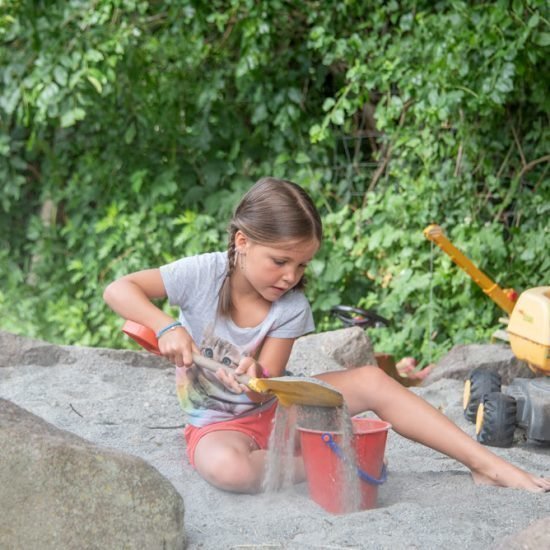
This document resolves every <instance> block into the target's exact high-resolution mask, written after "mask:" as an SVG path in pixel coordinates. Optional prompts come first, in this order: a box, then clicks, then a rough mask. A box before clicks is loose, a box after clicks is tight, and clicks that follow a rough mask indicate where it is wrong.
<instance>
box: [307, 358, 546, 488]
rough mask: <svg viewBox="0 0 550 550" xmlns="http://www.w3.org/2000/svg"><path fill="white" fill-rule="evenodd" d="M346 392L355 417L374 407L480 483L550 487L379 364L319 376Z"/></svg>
mask: <svg viewBox="0 0 550 550" xmlns="http://www.w3.org/2000/svg"><path fill="white" fill-rule="evenodd" d="M317 377H318V378H320V379H322V380H323V381H325V382H327V383H329V384H331V385H332V386H334V387H335V388H337V389H338V390H339V391H340V392H342V394H343V396H344V399H345V401H346V404H347V406H348V410H349V413H350V415H351V416H353V415H355V414H358V413H360V412H364V411H366V410H371V411H373V412H374V413H376V414H377V415H378V416H379V417H380V418H381V419H383V420H385V421H387V422H390V423H391V424H392V426H393V428H394V430H395V431H396V432H398V433H399V434H401V435H403V436H405V437H407V438H409V439H412V440H413V441H417V442H419V443H422V444H423V445H426V446H428V447H431V448H432V449H435V450H436V451H440V452H441V453H444V454H446V455H447V456H449V457H451V458H454V459H456V460H458V461H459V462H461V463H462V464H464V465H465V466H466V467H468V468H469V469H470V470H471V472H472V477H473V479H474V482H475V483H476V484H486V485H499V486H502V487H515V488H522V489H527V490H529V491H533V492H542V491H550V480H549V479H544V478H540V477H536V476H534V475H532V474H529V473H527V472H525V471H524V470H521V469H520V468H517V467H516V466H513V465H512V464H510V463H508V462H506V461H505V460H504V459H502V458H500V457H499V456H497V455H495V454H494V453H492V452H491V451H489V449H487V447H484V446H483V445H481V444H480V443H478V442H477V441H475V440H474V439H472V438H471V437H470V436H469V435H468V434H466V433H465V432H463V431H462V430H461V429H460V428H459V427H458V426H456V425H455V424H454V423H453V422H451V421H450V420H449V419H448V418H447V417H446V416H445V415H444V414H442V413H441V412H439V411H438V410H437V409H436V408H434V407H432V406H431V405H430V404H429V403H428V402H426V401H424V400H423V399H422V398H420V397H419V396H417V395H416V394H414V393H413V392H412V391H410V390H408V389H406V388H405V387H403V386H402V385H401V384H399V383H398V382H396V381H395V380H393V379H392V378H390V377H389V376H387V375H386V374H385V373H384V371H382V369H379V368H378V367H371V366H367V367H361V368H357V369H350V370H347V371H339V372H331V373H324V374H321V375H318V376H317Z"/></svg>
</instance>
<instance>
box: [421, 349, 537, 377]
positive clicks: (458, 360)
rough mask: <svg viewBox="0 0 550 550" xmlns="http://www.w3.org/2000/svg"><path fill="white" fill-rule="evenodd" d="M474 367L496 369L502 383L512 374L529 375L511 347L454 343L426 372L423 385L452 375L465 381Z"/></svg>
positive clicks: (517, 375) (514, 375)
mask: <svg viewBox="0 0 550 550" xmlns="http://www.w3.org/2000/svg"><path fill="white" fill-rule="evenodd" d="M477 367H483V368H487V369H490V370H493V371H495V372H498V373H499V374H500V375H501V377H502V383H503V384H504V385H508V384H510V382H511V380H512V379H513V378H516V377H521V378H533V377H534V374H533V372H532V371H531V370H530V369H529V367H528V366H527V365H526V364H525V363H524V362H523V361H520V360H519V359H517V358H516V357H515V356H514V354H513V353H512V350H511V349H510V348H509V347H508V346H506V345H503V344H468V345H458V346H454V347H453V348H452V349H451V351H449V353H448V354H447V355H445V356H444V357H443V358H442V359H441V360H440V361H439V362H438V363H437V366H436V368H435V369H434V370H433V371H432V372H431V373H430V374H429V375H428V377H427V378H426V380H425V381H424V383H423V385H424V386H427V385H429V384H433V383H434V382H437V381H438V380H442V379H446V378H452V379H455V380H462V381H464V380H466V378H467V377H468V374H469V373H470V372H471V371H472V370H473V369H475V368H477Z"/></svg>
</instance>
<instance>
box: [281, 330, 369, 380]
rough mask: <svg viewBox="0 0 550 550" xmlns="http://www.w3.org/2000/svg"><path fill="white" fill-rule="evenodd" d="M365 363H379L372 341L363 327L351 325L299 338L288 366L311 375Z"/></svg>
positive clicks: (295, 371) (294, 372)
mask: <svg viewBox="0 0 550 550" xmlns="http://www.w3.org/2000/svg"><path fill="white" fill-rule="evenodd" d="M363 365H376V359H375V357H374V351H373V348H372V344H371V341H370V340H369V337H368V336H367V334H366V333H365V331H364V330H363V329H362V328H359V327H350V328H343V329H339V330H334V331H330V332H321V333H318V334H308V335H307V336H303V337H302V338H298V340H296V342H295V343H294V346H293V348H292V354H291V356H290V359H289V361H288V370H290V371H291V372H292V373H293V374H302V375H307V376H311V375H314V374H321V373H323V372H327V371H333V370H343V369H349V368H354V367H361V366H363Z"/></svg>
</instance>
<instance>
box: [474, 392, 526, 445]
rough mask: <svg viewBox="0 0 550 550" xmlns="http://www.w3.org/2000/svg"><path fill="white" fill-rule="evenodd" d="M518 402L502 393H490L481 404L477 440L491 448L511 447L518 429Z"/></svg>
mask: <svg viewBox="0 0 550 550" xmlns="http://www.w3.org/2000/svg"><path fill="white" fill-rule="evenodd" d="M516 410H517V405H516V400H515V399H514V398H513V397H512V396H511V395H506V394H504V393H500V392H493V393H488V394H487V395H485V396H484V397H483V401H482V402H481V403H480V404H479V407H478V410H477V417H476V436H477V440H478V441H479V442H480V443H483V445H490V446H491V447H511V446H512V443H513V442H514V431H515V429H516V422H517V420H516Z"/></svg>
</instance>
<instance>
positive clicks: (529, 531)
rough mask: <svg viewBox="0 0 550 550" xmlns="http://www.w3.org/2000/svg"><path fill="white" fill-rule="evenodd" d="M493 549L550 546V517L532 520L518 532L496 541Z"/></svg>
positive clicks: (525, 549) (523, 549)
mask: <svg viewBox="0 0 550 550" xmlns="http://www.w3.org/2000/svg"><path fill="white" fill-rule="evenodd" d="M492 548H494V550H542V549H543V548H550V517H547V518H543V519H539V520H537V521H534V522H533V523H531V525H529V527H527V528H526V529H524V530H523V531H520V532H519V533H516V534H514V535H510V536H509V537H505V538H503V539H500V540H499V541H497V542H496V543H495V544H494V545H493V546H492Z"/></svg>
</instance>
